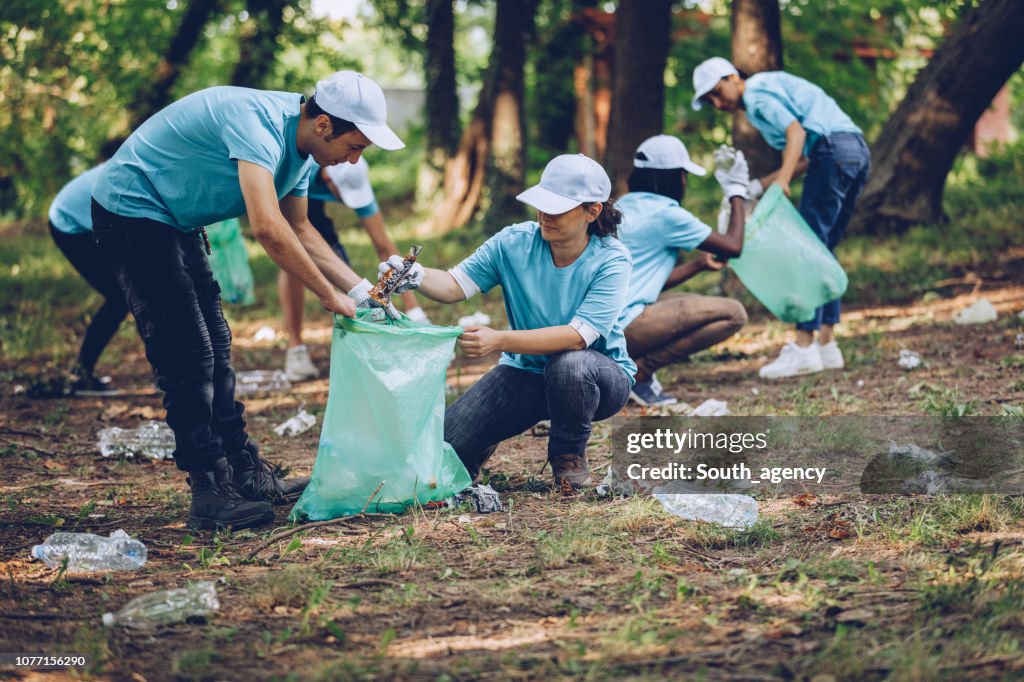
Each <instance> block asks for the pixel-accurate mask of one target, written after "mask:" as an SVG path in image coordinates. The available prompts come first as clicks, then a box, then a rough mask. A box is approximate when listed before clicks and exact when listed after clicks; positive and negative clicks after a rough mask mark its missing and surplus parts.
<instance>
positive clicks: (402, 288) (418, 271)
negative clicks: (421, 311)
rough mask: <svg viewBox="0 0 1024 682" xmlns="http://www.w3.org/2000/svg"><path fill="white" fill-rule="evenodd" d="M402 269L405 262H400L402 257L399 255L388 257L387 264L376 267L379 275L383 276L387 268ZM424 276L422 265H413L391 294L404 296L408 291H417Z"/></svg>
mask: <svg viewBox="0 0 1024 682" xmlns="http://www.w3.org/2000/svg"><path fill="white" fill-rule="evenodd" d="M404 267H405V262H404V261H403V260H402V257H401V256H399V255H394V256H389V257H388V260H387V262H385V263H381V264H380V265H379V266H378V267H377V269H378V270H379V271H380V274H382V275H383V274H384V273H385V272H387V271H388V269H389V268H395V269H396V270H401V269H402V268H404ZM425 274H426V271H425V270H424V269H423V266H422V265H420V264H419V263H413V264H412V268H411V269H410V270H409V273H408V274H407V275H406V276H405V279H403V280H402V281H401V282H399V283H398V286H397V287H395V290H394V291H393V292H391V293H393V294H404V293H405V292H406V291H409V290H410V289H418V288H419V286H420V284H422V283H423V275H425Z"/></svg>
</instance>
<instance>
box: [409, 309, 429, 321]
mask: <svg viewBox="0 0 1024 682" xmlns="http://www.w3.org/2000/svg"><path fill="white" fill-rule="evenodd" d="M405 314H406V315H407V316H408V317H409V319H410V320H412V321H413V322H419V323H420V324H430V318H429V317H427V314H426V313H425V312H423V308H421V307H419V306H416V307H415V308H409V309H408V310H406V311H405Z"/></svg>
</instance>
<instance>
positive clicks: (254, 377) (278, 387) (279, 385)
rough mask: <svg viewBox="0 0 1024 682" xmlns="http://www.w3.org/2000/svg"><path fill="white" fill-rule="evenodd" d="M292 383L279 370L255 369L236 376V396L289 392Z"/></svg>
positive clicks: (238, 373)
mask: <svg viewBox="0 0 1024 682" xmlns="http://www.w3.org/2000/svg"><path fill="white" fill-rule="evenodd" d="M291 388H292V382H290V381H288V377H287V376H286V375H285V373H284V372H283V371H281V370H279V369H254V370H250V371H248V372H237V373H236V374H235V395H252V394H254V393H280V392H281V391H289V390H291Z"/></svg>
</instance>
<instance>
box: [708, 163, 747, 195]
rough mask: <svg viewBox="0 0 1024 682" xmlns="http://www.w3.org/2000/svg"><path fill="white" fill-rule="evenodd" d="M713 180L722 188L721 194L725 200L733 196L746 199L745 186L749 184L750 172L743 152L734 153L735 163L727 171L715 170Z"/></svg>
mask: <svg viewBox="0 0 1024 682" xmlns="http://www.w3.org/2000/svg"><path fill="white" fill-rule="evenodd" d="M715 180H718V184H719V185H721V186H722V192H723V193H724V194H725V198H726V199H731V198H732V197H735V196H740V197H746V196H747V186H748V185H749V184H750V170H749V169H748V168H747V159H746V157H745V156H743V152H741V151H737V152H736V161H735V162H734V163H733V164H732V168H729V169H728V170H716V171H715Z"/></svg>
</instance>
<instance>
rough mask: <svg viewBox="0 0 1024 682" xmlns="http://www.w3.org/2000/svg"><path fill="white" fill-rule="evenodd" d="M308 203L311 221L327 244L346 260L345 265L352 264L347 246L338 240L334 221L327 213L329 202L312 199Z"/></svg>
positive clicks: (308, 213)
mask: <svg viewBox="0 0 1024 682" xmlns="http://www.w3.org/2000/svg"><path fill="white" fill-rule="evenodd" d="M308 204H309V209H308V210H307V212H306V215H307V216H308V217H309V222H310V223H312V224H313V227H315V228H316V231H317V232H319V233H320V236H321V237H323V238H324V241H326V242H327V245H328V246H330V247H331V249H333V250H334V253H336V254H338V258H340V259H341V260H343V261H345V265H351V263H350V262H349V260H348V253H347V252H346V251H345V247H344V246H342V245H341V242H340V241H338V232H337V230H335V229H334V221H333V220H331V218H330V216H328V215H327V202H325V201H321V200H320V199H310V200H309V201H308Z"/></svg>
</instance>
